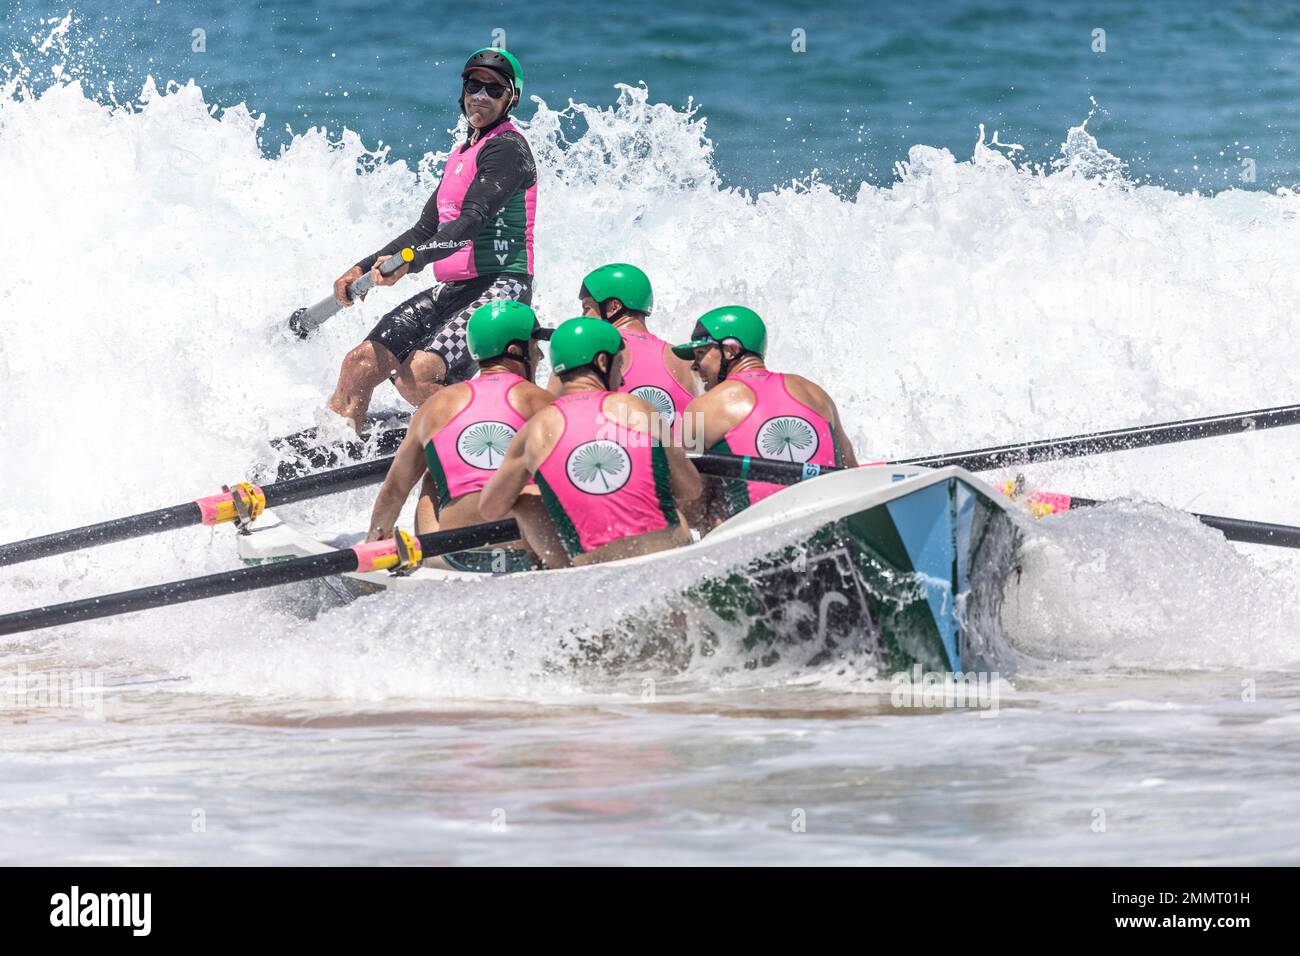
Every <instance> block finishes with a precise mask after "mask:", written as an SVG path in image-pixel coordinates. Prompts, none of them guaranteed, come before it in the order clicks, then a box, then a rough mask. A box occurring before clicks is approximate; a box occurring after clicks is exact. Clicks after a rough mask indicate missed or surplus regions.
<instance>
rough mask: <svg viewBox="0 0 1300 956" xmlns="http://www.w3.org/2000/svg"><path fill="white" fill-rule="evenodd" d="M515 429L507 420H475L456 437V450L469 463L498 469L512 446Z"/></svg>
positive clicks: (485, 468)
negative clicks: (511, 441)
mask: <svg viewBox="0 0 1300 956" xmlns="http://www.w3.org/2000/svg"><path fill="white" fill-rule="evenodd" d="M514 437H515V430H514V429H513V428H511V427H510V426H509V425H507V424H506V423H505V422H475V423H474V424H473V425H469V426H467V427H466V428H464V429H463V430H462V431H461V433H460V437H459V438H457V439H456V452H457V454H459V455H460V457H461V460H462V461H463V462H465V464H467V465H472V466H473V467H475V468H482V469H484V470H485V471H496V470H497V469H498V468H500V467H501V460H502V459H503V458H505V456H506V449H507V448H509V447H510V439H512V438H514Z"/></svg>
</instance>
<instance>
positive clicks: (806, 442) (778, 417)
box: [673, 305, 858, 530]
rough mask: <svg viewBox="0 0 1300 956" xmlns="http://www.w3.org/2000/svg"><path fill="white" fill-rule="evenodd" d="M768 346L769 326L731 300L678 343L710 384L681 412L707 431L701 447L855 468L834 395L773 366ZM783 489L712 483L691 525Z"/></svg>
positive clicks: (706, 523) (708, 522)
mask: <svg viewBox="0 0 1300 956" xmlns="http://www.w3.org/2000/svg"><path fill="white" fill-rule="evenodd" d="M766 351H767V326H766V325H765V324H764V322H763V320H762V318H760V317H759V315H758V313H757V312H755V311H754V310H753V309H747V308H745V307H744V306H739V305H729V306H723V307H722V308H720V309H713V310H712V311H710V312H706V313H704V315H702V316H700V319H699V321H698V322H696V323H695V331H694V332H692V334H691V341H689V342H687V343H685V344H684V345H677V346H674V347H673V352H674V353H676V355H677V356H678V357H679V358H691V359H692V360H693V362H694V365H693V367H694V369H695V370H696V371H697V372H699V373H700V375H701V377H702V378H703V379H704V384H705V388H706V389H707V390H706V391H705V393H704V394H703V395H701V396H700V397H699V398H696V399H695V400H694V401H692V402H691V403H690V405H688V406H687V407H686V411H685V412H684V413H683V415H684V417H685V418H686V419H687V420H688V421H689V424H690V425H691V426H693V434H694V435H696V436H700V435H701V433H702V442H701V444H703V445H704V447H705V448H707V449H708V450H709V451H711V452H722V453H724V454H730V455H750V456H753V457H758V458H773V459H777V460H779V461H795V462H807V463H809V464H814V465H835V466H837V467H856V466H857V463H858V462H857V458H856V457H855V456H854V454H853V446H852V444H851V443H850V442H849V438H848V436H847V435H846V434H845V433H844V427H843V425H841V424H840V416H839V411H838V410H837V409H836V408H835V403H834V402H833V401H832V400H831V397H830V396H829V395H827V394H826V391H825V390H824V389H823V388H822V387H821V386H820V385H817V384H816V383H815V382H811V381H809V380H808V379H806V378H804V377H803V376H802V375H790V374H782V373H780V372H773V371H770V370H769V369H768V368H767V365H766V364H765V363H764V359H763V356H764V354H765V353H766ZM783 487H784V486H783V485H775V484H770V483H768V482H764V481H748V480H741V479H733V478H728V479H722V483H721V484H719V483H718V482H717V481H716V480H710V482H709V485H708V486H707V488H708V491H709V493H708V494H706V495H705V496H704V497H703V498H701V499H700V500H698V501H697V502H696V504H695V506H694V507H693V508H692V513H691V518H692V522H693V523H694V524H695V525H696V527H699V528H701V529H702V530H707V529H708V528H710V527H712V526H713V525H714V524H716V523H717V521H719V520H721V519H723V518H726V517H730V516H732V515H735V514H738V513H739V512H741V511H743V510H744V509H745V508H748V507H749V506H750V505H751V504H754V503H755V502H757V501H761V500H762V499H764V498H766V497H767V496H768V495H771V494H774V493H775V492H778V491H780V490H781V489H782V488H783Z"/></svg>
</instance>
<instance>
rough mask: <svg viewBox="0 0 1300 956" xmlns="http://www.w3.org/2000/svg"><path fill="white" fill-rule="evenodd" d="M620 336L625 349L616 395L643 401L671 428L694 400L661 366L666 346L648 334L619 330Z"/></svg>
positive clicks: (663, 342)
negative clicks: (631, 396)
mask: <svg viewBox="0 0 1300 956" xmlns="http://www.w3.org/2000/svg"><path fill="white" fill-rule="evenodd" d="M619 332H620V333H621V334H622V336H623V344H624V345H626V346H627V358H626V359H625V362H624V365H623V386H622V388H620V389H619V391H621V392H628V393H630V394H632V395H635V396H636V397H637V398H642V399H645V400H646V401H647V402H649V403H650V404H651V405H652V406H653V407H654V409H655V410H656V411H657V412H659V415H660V417H662V418H663V420H664V421H666V422H667V423H668V424H669V425H672V424H674V423H675V422H676V421H677V417H678V416H679V415H681V413H682V409H684V408H685V407H686V406H687V405H688V404H689V403H690V401H691V399H693V398H694V397H695V396H694V395H692V394H691V393H690V392H688V391H687V390H686V389H684V388H683V387H682V384H681V382H679V381H677V379H675V378H673V373H672V372H670V371H669V370H668V366H667V365H665V364H664V349H665V348H667V343H666V342H665V341H664V340H663V339H661V338H659V336H657V335H651V334H650V333H649V332H636V331H632V330H628V329H620V330H619Z"/></svg>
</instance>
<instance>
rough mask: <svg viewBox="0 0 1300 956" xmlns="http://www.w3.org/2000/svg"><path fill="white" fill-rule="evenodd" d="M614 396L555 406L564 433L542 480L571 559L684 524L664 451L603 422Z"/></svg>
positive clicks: (593, 395) (566, 399) (568, 399)
mask: <svg viewBox="0 0 1300 956" xmlns="http://www.w3.org/2000/svg"><path fill="white" fill-rule="evenodd" d="M612 394H614V393H613V392H604V391H600V392H579V393H576V394H571V395H562V396H560V397H559V398H557V399H556V400H555V401H554V402H552V403H551V407H552V408H556V409H559V411H560V414H561V415H563V416H564V431H563V433H561V435H560V440H559V441H558V442H556V444H555V447H554V448H552V449H551V452H550V454H548V455H547V456H546V460H545V461H543V462H542V464H541V467H539V468H538V469H537V474H536V478H537V486H538V487H539V488H540V489H541V492H542V501H543V502H544V503H545V505H546V510H547V513H549V514H550V516H551V521H552V522H554V524H555V530H556V531H557V532H558V533H559V536H560V540H561V541H562V542H563V543H564V549H565V550H566V551H567V552H568V553H569V557H576V556H577V555H579V554H583V553H585V552H588V551H594V550H595V549H596V548H599V547H601V546H602V545H606V544H609V543H610V542H611V541H618V540H619V539H620V538H628V537H632V536H633V535H639V534H647V533H649V532H651V531H660V530H662V529H664V528H667V527H668V526H669V525H675V524H677V523H678V521H677V503H676V501H675V500H674V498H673V490H672V478H671V475H670V473H669V470H668V457H667V454H666V453H665V451H664V448H663V446H662V445H660V444H658V443H657V442H656V443H651V441H650V436H649V435H646V434H645V433H643V432H638V431H634V430H632V429H628V428H624V427H621V426H619V425H618V424H617V423H616V422H612V421H610V420H608V419H607V418H606V417H605V413H604V412H603V411H602V410H601V407H602V405H603V404H604V402H605V398H606V397H607V396H609V395H612ZM615 439H618V440H615ZM637 439H644V440H643V441H642V440H637Z"/></svg>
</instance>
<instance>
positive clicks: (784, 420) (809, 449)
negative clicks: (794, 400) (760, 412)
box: [755, 415, 820, 461]
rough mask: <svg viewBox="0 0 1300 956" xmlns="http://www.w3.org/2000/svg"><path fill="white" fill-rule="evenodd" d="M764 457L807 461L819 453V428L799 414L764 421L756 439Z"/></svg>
mask: <svg viewBox="0 0 1300 956" xmlns="http://www.w3.org/2000/svg"><path fill="white" fill-rule="evenodd" d="M755 444H757V445H758V453H759V455H760V456H762V457H763V458H780V459H782V460H783V461H807V460H808V459H809V458H811V457H812V456H813V455H815V454H817V446H818V444H820V443H819V441H818V439H817V429H815V428H813V426H812V424H811V423H810V422H808V421H807V420H806V419H803V418H799V417H798V416H797V415H779V416H777V417H776V418H769V419H768V420H767V421H765V422H763V425H762V427H761V428H759V430H758V435H757V438H756V441H755Z"/></svg>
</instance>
